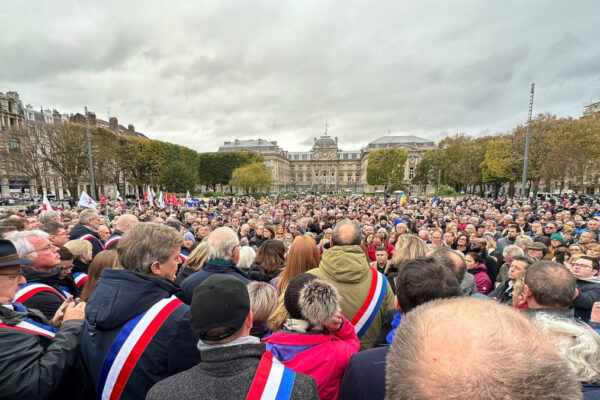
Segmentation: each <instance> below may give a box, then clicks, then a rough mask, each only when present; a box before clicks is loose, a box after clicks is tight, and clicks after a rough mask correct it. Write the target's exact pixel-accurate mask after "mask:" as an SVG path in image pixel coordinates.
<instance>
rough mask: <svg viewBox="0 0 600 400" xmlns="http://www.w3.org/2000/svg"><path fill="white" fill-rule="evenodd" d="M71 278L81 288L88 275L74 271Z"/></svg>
mask: <svg viewBox="0 0 600 400" xmlns="http://www.w3.org/2000/svg"><path fill="white" fill-rule="evenodd" d="M73 280H74V281H75V284H76V285H77V287H78V288H81V287H82V286H83V284H84V283H85V282H86V281H87V280H88V276H87V274H86V273H84V272H75V273H74V274H73Z"/></svg>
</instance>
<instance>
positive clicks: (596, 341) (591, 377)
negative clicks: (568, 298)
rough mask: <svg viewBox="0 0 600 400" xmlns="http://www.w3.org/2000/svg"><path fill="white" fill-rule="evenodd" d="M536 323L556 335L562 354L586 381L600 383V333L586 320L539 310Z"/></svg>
mask: <svg viewBox="0 0 600 400" xmlns="http://www.w3.org/2000/svg"><path fill="white" fill-rule="evenodd" d="M532 322H533V323H534V324H535V325H536V326H537V327H538V328H539V329H540V330H541V331H542V332H544V333H550V334H552V335H554V336H555V337H554V338H550V340H551V341H552V342H554V344H555V346H556V349H557V350H558V354H559V355H560V356H561V357H562V358H564V359H565V360H566V361H567V362H568V363H569V366H570V367H571V370H572V371H573V372H575V375H577V377H578V378H579V381H581V382H585V383H596V384H598V383H600V335H598V334H597V333H596V332H594V331H593V330H592V329H590V328H589V327H588V326H585V325H584V324H583V323H579V322H575V321H571V320H568V319H566V318H560V317H554V316H552V315H550V314H546V313H537V314H536V315H535V317H534V318H533V319H532Z"/></svg>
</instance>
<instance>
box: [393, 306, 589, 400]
mask: <svg viewBox="0 0 600 400" xmlns="http://www.w3.org/2000/svg"><path fill="white" fill-rule="evenodd" d="M491 321H493V325H494V328H493V329H491V328H490V323H491ZM386 370H387V372H386V382H387V399H388V400H396V399H398V400H399V399H404V400H413V399H414V400H417V399H419V400H424V399H441V398H445V399H472V400H476V399H490V400H495V399H516V398H518V399H532V400H533V399H542V398H543V399H565V400H566V399H579V398H581V390H580V386H579V382H578V381H577V379H576V377H575V376H574V375H573V374H572V372H570V370H569V367H568V365H566V363H565V362H564V361H563V360H562V359H561V358H560V357H559V356H558V354H557V353H556V350H555V348H554V347H553V346H552V344H550V343H548V342H547V341H546V340H545V339H544V336H543V335H542V334H541V332H539V331H538V330H537V329H536V328H535V327H534V326H533V324H532V323H531V322H530V321H529V320H528V319H527V318H526V317H524V316H523V315H521V314H520V313H517V312H515V311H514V310H512V309H510V308H509V307H506V306H503V305H501V304H497V303H495V302H492V301H484V300H480V299H474V298H469V297H461V298H453V299H447V300H435V301H431V302H429V303H426V304H425V305H423V306H420V307H417V308H416V309H415V310H413V311H411V312H409V313H407V314H405V315H404V316H403V318H402V324H400V326H399V327H398V328H397V330H396V336H395V338H394V342H393V344H392V346H391V348H390V352H389V354H388V357H387V368H386Z"/></svg>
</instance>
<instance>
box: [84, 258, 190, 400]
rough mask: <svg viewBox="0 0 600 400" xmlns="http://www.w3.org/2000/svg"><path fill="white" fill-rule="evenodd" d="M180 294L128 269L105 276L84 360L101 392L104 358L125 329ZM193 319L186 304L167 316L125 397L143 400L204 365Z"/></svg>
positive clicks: (91, 311)
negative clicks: (156, 386) (155, 388)
mask: <svg viewBox="0 0 600 400" xmlns="http://www.w3.org/2000/svg"><path fill="white" fill-rule="evenodd" d="M179 292H180V289H179V287H178V286H177V285H175V284H174V283H173V282H171V281H168V280H167V279H163V278H158V277H153V276H148V275H141V274H137V273H135V272H132V271H126V270H117V269H105V270H103V271H102V274H101V275H100V279H99V280H98V284H97V285H96V288H95V289H94V292H93V293H92V296H91V297H90V300H89V302H88V304H87V308H86V322H85V325H84V330H83V342H82V352H83V358H84V360H85V362H86V364H87V366H88V368H89V370H90V373H91V375H92V380H93V382H94V387H96V389H97V388H98V380H99V377H100V372H101V370H102V366H103V363H104V359H105V358H106V355H107V353H108V351H109V350H110V348H111V346H112V344H113V342H114V340H115V338H116V336H117V335H118V333H119V332H120V331H121V329H122V328H123V325H125V324H126V323H127V322H128V321H130V320H131V319H133V318H134V317H136V316H137V315H139V314H141V313H142V312H145V311H147V310H148V309H149V308H150V307H152V306H153V305H154V304H156V302H158V301H159V300H161V299H164V298H168V297H170V296H172V295H174V294H178V293H179ZM189 318H190V308H189V306H187V305H186V304H182V305H180V306H178V307H177V308H176V309H175V310H174V311H173V312H172V313H171V314H170V315H169V316H168V317H167V319H166V320H165V321H164V322H163V324H162V325H161V326H160V328H159V329H158V331H156V333H155V334H154V336H153V337H152V340H151V341H150V343H149V344H148V346H147V347H146V349H145V350H144V352H143V353H142V355H141V356H140V358H139V360H138V361H137V363H136V365H135V367H134V369H133V371H132V372H131V375H130V377H129V380H128V381H127V385H126V386H125V388H124V390H123V393H122V398H124V399H143V398H144V397H145V396H146V393H147V392H148V390H149V389H150V388H151V387H152V386H153V385H154V384H155V383H156V382H158V381H160V380H162V379H165V378H167V377H169V376H171V375H174V374H176V373H178V372H181V371H185V370H186V369H189V368H191V367H192V366H194V365H196V364H197V363H198V361H199V360H200V355H199V353H198V350H197V348H196V343H197V339H196V337H195V335H194V334H193V333H192V331H191V329H190V325H189V322H188V321H189Z"/></svg>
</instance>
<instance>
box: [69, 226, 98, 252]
mask: <svg viewBox="0 0 600 400" xmlns="http://www.w3.org/2000/svg"><path fill="white" fill-rule="evenodd" d="M85 235H92V236H93V238H89V239H85V240H87V241H88V242H90V243H91V244H92V257H96V254H98V253H100V252H101V251H102V250H104V245H103V244H102V240H101V239H100V236H99V235H98V232H96V231H95V230H94V229H92V228H90V227H89V226H86V225H82V224H77V225H75V226H74V227H73V229H71V232H69V240H77V239H80V238H82V237H83V236H85Z"/></svg>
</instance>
